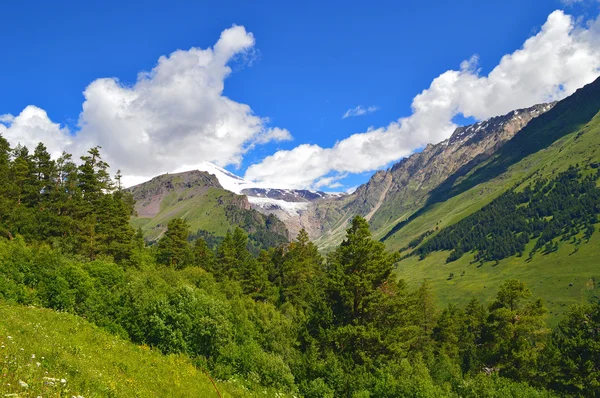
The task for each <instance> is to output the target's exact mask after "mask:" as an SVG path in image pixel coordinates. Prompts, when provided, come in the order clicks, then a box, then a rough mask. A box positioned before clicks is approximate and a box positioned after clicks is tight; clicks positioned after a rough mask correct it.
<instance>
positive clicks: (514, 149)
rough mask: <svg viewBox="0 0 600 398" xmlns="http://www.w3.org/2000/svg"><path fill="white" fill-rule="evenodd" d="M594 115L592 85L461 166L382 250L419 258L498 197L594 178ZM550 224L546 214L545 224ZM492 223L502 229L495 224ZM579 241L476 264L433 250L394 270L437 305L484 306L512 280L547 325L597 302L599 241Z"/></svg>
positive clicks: (598, 129) (597, 91)
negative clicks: (428, 290)
mask: <svg viewBox="0 0 600 398" xmlns="http://www.w3.org/2000/svg"><path fill="white" fill-rule="evenodd" d="M599 110H600V80H597V81H595V82H594V83H592V84H589V85H587V86H585V87H584V88H582V89H580V90H578V91H577V92H576V93H574V94H573V95H572V96H570V97H568V98H566V99H565V100H563V101H561V102H559V103H558V104H556V105H555V106H554V108H553V109H552V110H550V111H548V112H547V113H545V114H544V115H541V116H539V117H538V118H536V119H534V120H532V121H531V122H530V123H529V124H528V125H527V126H526V127H525V128H523V129H522V130H521V131H520V132H519V133H518V134H516V135H515V137H514V138H513V139H511V140H510V141H509V142H508V143H506V144H505V145H504V146H503V147H502V148H501V149H499V150H498V151H497V152H496V153H495V154H494V155H493V156H491V157H490V158H489V159H487V160H486V161H484V162H479V163H477V164H469V165H466V166H465V169H463V170H459V171H457V172H456V173H455V174H454V175H452V176H451V177H449V178H448V179H447V180H446V181H445V182H444V183H442V184H440V185H439V187H437V188H436V189H435V190H433V191H432V193H431V195H430V196H429V198H428V200H427V203H426V204H425V205H424V206H423V207H422V208H421V209H419V210H418V211H417V212H415V213H414V214H413V215H411V216H409V217H406V218H405V219H404V220H402V221H401V222H400V223H398V224H397V225H396V226H395V227H394V228H393V229H392V230H391V231H390V232H388V233H387V235H385V236H384V237H383V240H384V242H385V243H386V245H387V247H388V248H389V249H391V250H400V249H404V252H403V253H407V250H408V252H410V251H411V250H412V249H413V248H412V247H414V246H417V245H418V246H417V247H416V248H415V249H414V250H415V251H419V250H421V248H422V247H424V246H426V245H430V243H428V242H433V241H434V239H436V236H437V235H439V234H440V233H442V232H443V231H445V230H447V228H449V227H451V226H454V225H458V224H457V223H459V222H460V221H461V220H465V219H466V217H468V216H470V215H472V214H473V215H474V216H475V217H477V216H478V215H479V214H481V212H482V211H485V209H482V208H483V207H484V206H485V205H487V204H489V203H491V202H493V201H494V199H496V198H498V197H499V196H500V195H501V194H503V193H504V192H507V191H509V190H516V191H517V192H518V191H521V190H523V189H525V188H526V187H532V186H535V184H538V183H542V182H544V181H548V180H552V179H553V178H555V177H556V176H557V175H559V173H561V172H564V171H566V170H567V169H569V167H577V169H578V170H580V171H581V172H582V175H590V174H593V173H595V169H596V168H597V167H598V162H600V114H598V111H599ZM521 206H529V205H528V204H527V203H523V204H522V205H521ZM598 210H600V208H597V209H595V211H596V212H597V211H598ZM554 215H556V214H554ZM551 219H552V215H550V216H549V218H548V219H547V221H550V220H551ZM595 221H596V222H597V220H595ZM493 222H495V223H496V224H500V220H495V221H493ZM596 227H597V225H596ZM578 228H579V227H578ZM564 231H565V230H563V233H566V232H564ZM507 232H511V233H514V231H507ZM583 234H584V230H583V229H581V230H580V231H579V232H578V234H576V236H575V238H576V239H575V243H572V242H570V241H560V237H558V238H557V239H556V240H555V241H554V243H556V245H557V249H556V250H553V251H550V252H548V251H546V253H545V254H536V255H534V256H533V257H532V258H531V259H529V258H528V257H527V256H526V255H524V256H519V254H514V255H511V256H508V257H506V258H500V259H499V260H497V261H484V263H483V264H480V263H479V259H478V258H477V254H478V252H477V250H474V251H469V252H467V253H465V255H464V256H462V257H461V258H459V259H458V260H457V261H450V262H448V263H446V261H447V258H448V257H449V254H450V251H446V252H442V251H434V252H433V253H431V254H430V255H429V256H426V257H425V258H424V259H422V260H420V261H419V257H418V256H410V257H408V258H405V259H404V260H402V261H401V262H400V263H399V264H398V267H397V275H398V276H399V277H400V278H404V279H406V280H407V281H408V282H409V283H410V284H416V283H421V282H422V281H423V279H429V280H430V281H431V284H432V286H433V287H434V291H435V292H436V294H437V295H438V296H439V297H440V298H441V301H442V302H443V303H449V302H453V303H454V302H459V303H460V302H462V301H463V298H464V297H466V295H469V296H470V295H475V296H478V297H480V298H481V299H489V298H490V297H491V295H492V292H491V291H493V290H494V289H495V288H496V287H497V285H498V284H499V283H501V282H502V281H503V280H505V279H507V278H513V277H516V278H518V279H520V280H522V281H523V282H525V283H526V284H527V285H528V286H530V287H531V289H532V291H533V293H534V294H535V295H537V296H540V297H542V298H543V299H544V301H545V303H546V304H547V306H548V307H549V309H550V319H549V321H550V323H551V324H555V323H556V321H557V320H558V318H559V317H560V315H561V314H562V313H563V312H564V310H565V308H566V306H567V305H569V304H572V303H577V302H581V301H583V300H585V299H590V298H596V299H597V298H598V296H600V294H599V293H598V290H597V289H598V281H599V280H600V270H599V269H598V266H597V258H598V256H599V254H600V253H599V250H600V248H599V244H600V240H599V238H598V237H597V236H595V234H594V235H593V236H592V237H591V239H590V240H589V242H588V243H582V244H579V239H582V238H583ZM488 238H489V239H492V238H493V236H489V237H488ZM538 240H539V235H538V236H534V235H532V238H531V241H529V242H528V243H527V244H526V247H525V250H524V251H523V252H524V253H528V252H530V251H531V250H532V249H533V248H534V247H536V244H537V241H538ZM411 241H412V244H411ZM421 241H422V243H421ZM559 241H560V242H559ZM411 246H412V247H411Z"/></svg>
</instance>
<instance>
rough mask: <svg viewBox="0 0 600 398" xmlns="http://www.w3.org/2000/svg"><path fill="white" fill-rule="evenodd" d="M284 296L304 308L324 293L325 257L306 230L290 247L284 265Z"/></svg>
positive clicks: (302, 231) (301, 232)
mask: <svg viewBox="0 0 600 398" xmlns="http://www.w3.org/2000/svg"><path fill="white" fill-rule="evenodd" d="M282 274H283V281H282V294H283V298H284V300H285V301H288V302H291V303H293V304H294V305H297V306H300V307H302V308H307V307H308V305H309V304H310V303H311V302H312V301H314V300H316V299H317V297H318V296H320V295H321V294H322V291H323V287H324V286H323V278H324V276H325V275H324V267H323V257H322V256H321V255H320V254H319V251H318V249H317V247H316V246H315V245H314V244H313V243H312V242H311V241H310V239H309V237H308V233H307V232H306V230H304V229H302V230H301V231H300V232H299V233H298V237H297V238H296V241H295V242H292V243H291V244H290V245H289V250H288V251H287V253H286V254H285V256H284V259H283V264H282Z"/></svg>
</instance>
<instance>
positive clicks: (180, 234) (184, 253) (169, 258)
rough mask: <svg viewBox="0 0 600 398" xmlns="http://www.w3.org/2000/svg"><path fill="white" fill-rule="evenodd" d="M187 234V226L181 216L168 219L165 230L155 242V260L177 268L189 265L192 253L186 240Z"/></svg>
mask: <svg viewBox="0 0 600 398" xmlns="http://www.w3.org/2000/svg"><path fill="white" fill-rule="evenodd" d="M189 234H190V232H189V226H188V225H187V223H186V222H185V220H183V219H182V218H174V219H172V220H171V221H169V224H168V225H167V231H166V232H165V234H164V235H163V237H162V238H160V240H159V241H158V244H157V261H158V262H159V263H160V264H165V265H169V266H171V267H174V268H177V269H182V268H185V267H186V266H188V265H190V264H191V260H192V258H191V257H192V253H191V249H190V245H189V244H188V240H187V239H188V236H189Z"/></svg>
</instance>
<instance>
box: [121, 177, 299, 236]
mask: <svg viewBox="0 0 600 398" xmlns="http://www.w3.org/2000/svg"><path fill="white" fill-rule="evenodd" d="M128 191H129V192H131V194H132V195H133V199H134V200H135V210H136V212H137V217H135V218H134V219H133V220H132V225H133V226H134V227H135V228H138V227H139V228H142V231H143V232H144V236H145V238H146V240H148V241H150V242H152V241H155V240H157V239H158V238H159V237H160V236H161V235H162V234H163V233H164V232H165V230H166V228H167V224H168V222H169V220H171V219H173V218H176V217H181V218H184V219H185V220H186V221H187V223H188V224H189V225H190V229H191V231H192V233H193V234H196V235H202V236H205V237H206V236H209V237H211V236H212V237H215V238H220V237H223V236H225V234H226V233H227V231H230V230H232V229H233V228H235V227H236V226H238V227H240V228H242V229H244V230H245V231H246V232H247V233H248V234H249V237H250V240H251V241H252V242H253V243H254V244H255V245H256V246H257V247H270V246H275V245H278V244H281V243H284V242H287V241H288V232H287V230H286V228H285V225H284V224H283V223H282V222H281V221H280V220H278V219H277V218H276V217H275V216H272V215H268V216H265V215H263V214H261V213H259V212H257V211H256V210H253V209H252V208H251V206H250V203H249V202H248V199H247V197H246V196H243V195H237V194H235V193H233V192H230V191H227V190H225V189H223V187H222V186H221V184H220V183H219V180H217V178H216V177H215V176H214V175H212V174H209V173H207V172H202V171H198V170H194V171H188V172H184V173H176V174H163V175H160V176H158V177H155V178H153V179H152V180H150V181H148V182H145V183H143V184H140V185H136V186H134V187H131V188H129V189H128ZM217 240H218V239H217Z"/></svg>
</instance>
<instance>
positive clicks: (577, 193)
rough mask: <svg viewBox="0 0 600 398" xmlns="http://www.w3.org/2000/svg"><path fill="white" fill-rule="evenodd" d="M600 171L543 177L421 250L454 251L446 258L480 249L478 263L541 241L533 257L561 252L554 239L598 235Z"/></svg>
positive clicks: (421, 252) (570, 171)
mask: <svg viewBox="0 0 600 398" xmlns="http://www.w3.org/2000/svg"><path fill="white" fill-rule="evenodd" d="M599 177H600V174H599V173H597V172H595V173H593V174H590V175H587V176H583V175H582V174H581V173H580V172H579V171H578V169H576V168H574V167H571V168H569V169H568V170H567V171H565V172H563V173H560V174H558V175H557V176H556V177H555V178H554V179H552V180H550V181H545V180H540V181H538V182H537V183H536V184H535V185H534V186H533V187H531V186H527V187H526V188H525V189H524V190H522V191H521V192H516V191H512V190H511V191H507V192H505V193H504V194H502V195H500V197H498V198H496V199H495V200H493V201H492V202H491V203H490V204H488V205H487V206H484V207H483V208H482V209H481V210H479V211H477V212H475V213H474V214H472V215H470V216H468V217H465V218H464V219H462V220H461V221H459V222H458V223H456V224H454V225H452V226H449V227H447V228H444V229H443V230H442V231H441V232H440V233H439V234H437V235H436V236H434V237H433V238H431V239H429V240H428V241H426V242H425V243H423V244H422V245H421V247H419V248H418V249H417V250H416V253H418V254H419V255H420V256H421V258H423V257H424V256H426V255H427V254H428V253H430V252H432V251H437V250H452V251H451V253H450V255H449V256H448V258H447V260H446V262H452V261H455V260H458V259H459V258H460V257H462V256H463V255H464V254H465V253H468V252H471V251H473V252H475V253H476V254H475V261H479V260H482V261H497V260H501V259H503V258H506V257H510V256H513V255H517V254H519V253H521V254H522V253H523V252H524V251H525V245H526V244H527V243H528V242H529V241H530V240H531V239H537V241H536V243H535V245H534V247H533V250H532V252H531V253H530V255H529V257H532V256H533V255H534V254H535V253H536V252H537V251H539V250H542V249H543V252H544V254H550V253H552V252H555V251H556V250H558V247H559V244H558V242H557V241H554V239H556V238H559V237H561V239H562V240H569V239H570V238H571V237H575V235H577V234H578V233H579V231H580V230H584V231H585V232H584V239H585V240H589V238H590V237H591V235H592V234H593V233H594V230H595V227H594V225H593V224H595V223H597V222H598V214H599V213H600V188H598V187H597V186H596V181H597V180H598V178H599Z"/></svg>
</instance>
